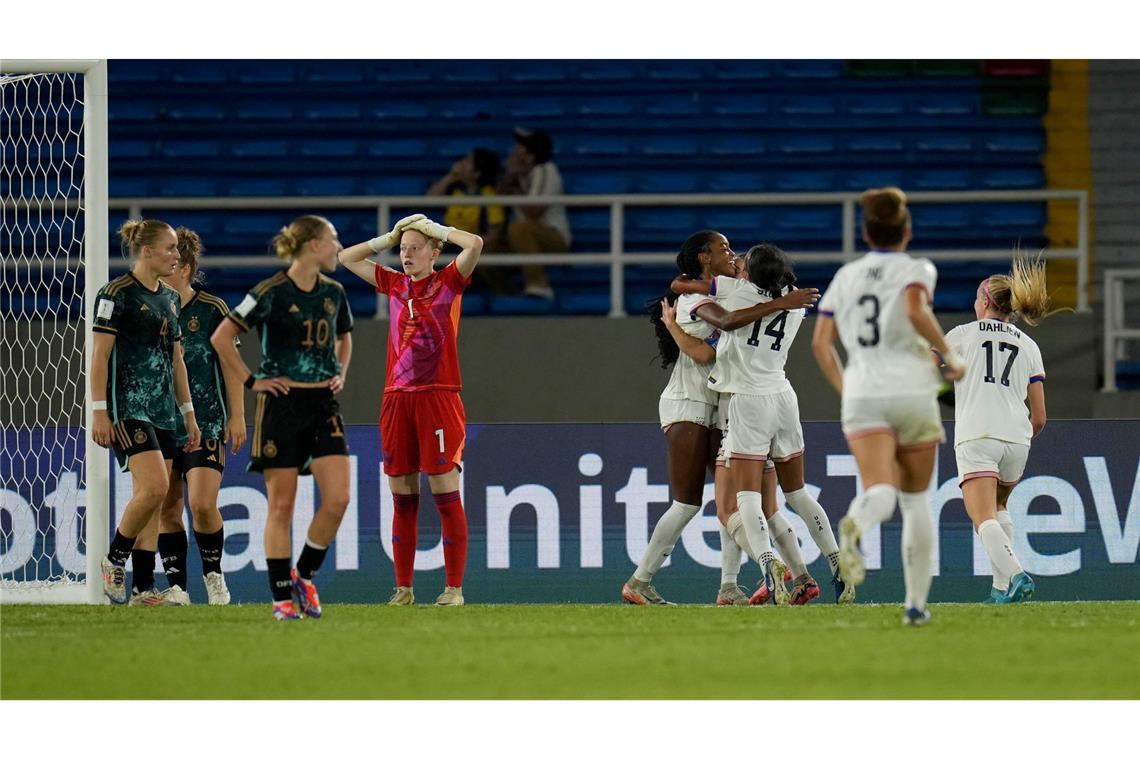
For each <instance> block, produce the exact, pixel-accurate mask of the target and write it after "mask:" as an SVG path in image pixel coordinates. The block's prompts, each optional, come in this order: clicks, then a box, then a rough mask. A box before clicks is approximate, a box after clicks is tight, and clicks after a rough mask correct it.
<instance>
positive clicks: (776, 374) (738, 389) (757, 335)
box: [698, 276, 804, 396]
mask: <svg viewBox="0 0 1140 760" xmlns="http://www.w3.org/2000/svg"><path fill="white" fill-rule="evenodd" d="M709 295H710V296H712V297H714V298H715V299H716V303H717V304H718V305H720V306H721V308H723V309H725V310H726V311H736V310H737V309H747V308H748V307H749V306H755V305H756V304H759V303H767V302H768V301H771V300H772V297H771V296H769V295H768V294H767V293H764V292H761V291H760V289H759V288H757V287H756V286H755V285H753V284H752V283H751V282H749V281H748V280H737V279H733V278H731V277H724V276H718V277H717V278H716V280H715V281H714V282H713V287H712V290H711V291H710V293H709ZM698 306H699V304H698ZM803 321H804V310H803V309H793V310H792V311H778V312H776V313H775V314H769V315H767V316H766V317H764V318H763V319H760V320H758V321H756V322H754V323H752V324H750V325H745V326H744V327H739V328H737V329H735V330H728V331H726V332H723V333H721V336H720V340H719V341H718V342H717V345H716V366H715V367H714V369H713V371H712V372H711V373H710V374H709V387H710V388H713V389H714V390H716V391H719V392H720V393H744V394H748V395H750V396H768V395H771V394H773V393H783V392H784V391H786V390H789V389H791V387H792V384H791V383H789V382H788V378H787V376H786V375H785V374H784V365H785V364H786V363H787V361H788V349H789V348H790V347H791V345H792V341H794V340H795V339H796V333H797V332H799V329H800V324H801V323H802V322H803Z"/></svg>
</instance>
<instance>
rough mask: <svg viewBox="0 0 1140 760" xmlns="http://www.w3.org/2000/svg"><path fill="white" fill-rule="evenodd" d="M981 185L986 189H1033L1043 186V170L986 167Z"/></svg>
mask: <svg viewBox="0 0 1140 760" xmlns="http://www.w3.org/2000/svg"><path fill="white" fill-rule="evenodd" d="M981 185H982V187H984V188H986V189H987V190H1035V189H1038V188H1043V187H1045V172H1044V171H1042V170H1041V168H1040V167H1038V168H1033V169H1029V168H1026V169H986V170H984V171H982V175H981Z"/></svg>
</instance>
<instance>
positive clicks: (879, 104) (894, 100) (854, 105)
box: [844, 92, 909, 119]
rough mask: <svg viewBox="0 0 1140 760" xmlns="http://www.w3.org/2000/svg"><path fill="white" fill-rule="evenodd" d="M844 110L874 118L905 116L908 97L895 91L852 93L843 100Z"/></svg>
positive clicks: (855, 114) (852, 114)
mask: <svg viewBox="0 0 1140 760" xmlns="http://www.w3.org/2000/svg"><path fill="white" fill-rule="evenodd" d="M844 110H845V111H846V112H847V113H848V114H850V115H851V116H866V117H873V118H876V119H883V118H893V117H899V116H905V115H906V113H907V111H908V110H909V98H908V96H907V95H906V94H905V93H895V92H884V93H874V94H868V95H864V94H859V95H852V96H851V97H849V98H847V99H846V100H845V101H844Z"/></svg>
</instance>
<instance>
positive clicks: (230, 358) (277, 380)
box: [210, 319, 289, 396]
mask: <svg viewBox="0 0 1140 760" xmlns="http://www.w3.org/2000/svg"><path fill="white" fill-rule="evenodd" d="M240 331H241V328H239V327H238V326H237V323H236V322H234V321H233V320H232V319H225V320H223V321H222V323H221V324H220V325H218V329H216V330H214V334H213V335H211V336H210V345H211V346H213V347H214V352H215V353H216V354H217V355H218V359H219V360H220V361H221V362H222V366H223V367H229V368H230V369H231V371H233V372H236V373H237V376H238V377H243V378H246V379H245V380H243V381H242V384H243V385H245V387H246V388H249V389H250V390H251V391H253V392H254V393H258V392H260V391H266V392H268V393H271V394H272V395H274V396H280V395H282V394H285V393H288V392H289V383H288V378H284V377H263V378H260V379H254V378H253V372H251V371H250V369H249V367H248V366H247V365H246V363H245V361H244V360H243V359H242V358H241V353H240V352H239V351H238V347H237V344H235V343H234V338H236V337H237V336H238V333H239V332H240ZM251 380H253V382H250V381H251Z"/></svg>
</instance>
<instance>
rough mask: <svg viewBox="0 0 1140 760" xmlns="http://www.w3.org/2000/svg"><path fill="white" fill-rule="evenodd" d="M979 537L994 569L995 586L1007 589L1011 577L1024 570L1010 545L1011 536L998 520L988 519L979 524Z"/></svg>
mask: <svg viewBox="0 0 1140 760" xmlns="http://www.w3.org/2000/svg"><path fill="white" fill-rule="evenodd" d="M978 538H979V539H981V541H982V548H984V549H985V550H986V555H987V556H989V558H990V565H991V566H992V567H993V569H994V588H996V589H998V590H999V591H1005V590H1006V589H1008V588H1009V579H1010V578H1012V577H1013V576H1015V575H1017V574H1018V573H1020V572H1021V571H1022V570H1021V562H1019V561H1018V559H1017V555H1016V554H1014V553H1013V547H1012V546H1010V541H1009V536H1007V535H1006V534H1005V531H1004V530H1002V529H1001V525H999V524H998V521H997V520H986V521H985V522H983V523H982V524H981V525H979V526H978Z"/></svg>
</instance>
